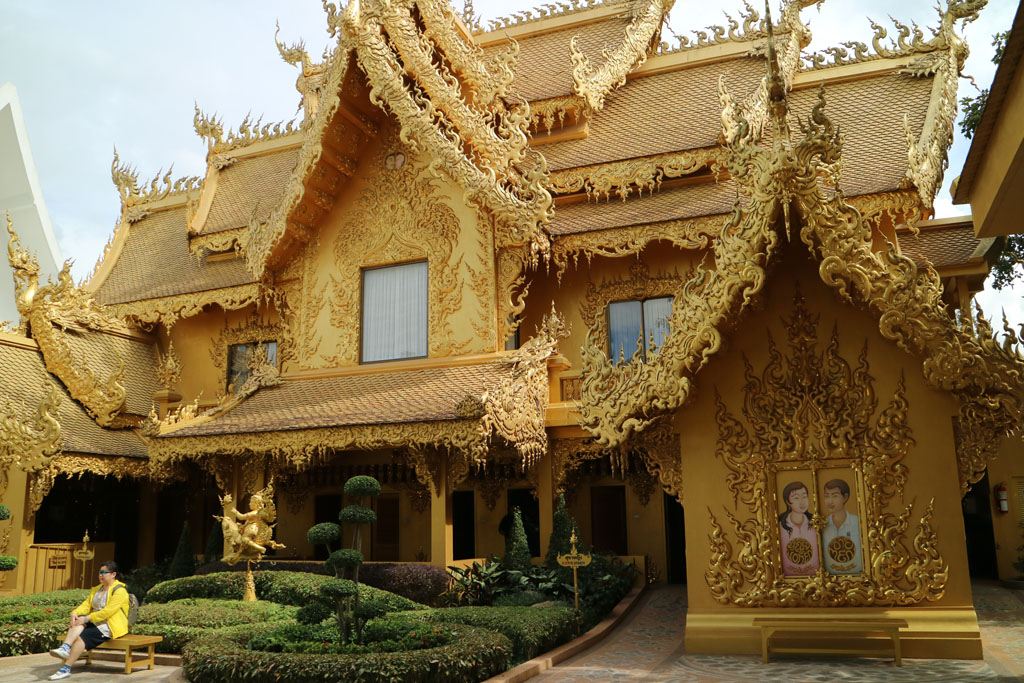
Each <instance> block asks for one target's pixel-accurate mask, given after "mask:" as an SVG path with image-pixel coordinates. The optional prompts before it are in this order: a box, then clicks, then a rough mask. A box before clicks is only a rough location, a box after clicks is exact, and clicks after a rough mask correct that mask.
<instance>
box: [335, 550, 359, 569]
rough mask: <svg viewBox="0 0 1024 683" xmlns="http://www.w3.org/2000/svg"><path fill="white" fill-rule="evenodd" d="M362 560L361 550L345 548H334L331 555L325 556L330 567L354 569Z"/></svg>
mask: <svg viewBox="0 0 1024 683" xmlns="http://www.w3.org/2000/svg"><path fill="white" fill-rule="evenodd" d="M362 561H363V554H362V553H361V552H359V551H358V550H352V549H351V548H345V549H344V550H335V551H334V552H333V553H331V556H330V557H328V558H327V566H328V567H330V568H331V569H354V568H355V567H358V566H359V565H360V564H361V563H362Z"/></svg>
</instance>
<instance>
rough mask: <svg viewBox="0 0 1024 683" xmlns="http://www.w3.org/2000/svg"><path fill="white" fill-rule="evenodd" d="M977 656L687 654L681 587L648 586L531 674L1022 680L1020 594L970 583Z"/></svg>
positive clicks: (709, 679) (824, 682)
mask: <svg viewBox="0 0 1024 683" xmlns="http://www.w3.org/2000/svg"><path fill="white" fill-rule="evenodd" d="M974 602H975V606H976V609H977V611H978V621H979V623H980V625H981V638H982V646H983V648H984V653H985V659H984V660H983V661H961V660H949V659H904V660H903V666H902V667H898V668H897V667H894V666H892V664H891V660H882V659H867V658H851V659H839V658H831V659H827V660H821V659H819V660H815V659H788V660H781V661H775V662H771V663H769V664H767V665H765V664H762V663H761V657H760V655H691V654H687V653H686V648H685V646H684V644H683V630H684V623H685V620H684V619H683V618H682V615H683V614H685V611H686V593H685V588H684V587H683V586H658V587H652V588H651V589H650V590H648V591H647V592H646V593H645V594H644V595H643V596H642V598H641V600H640V603H639V604H637V606H636V607H635V608H634V609H633V611H632V612H631V613H630V614H629V615H628V616H627V617H626V619H625V620H624V621H623V623H622V624H620V625H619V627H618V628H616V629H615V631H614V632H612V633H611V634H610V635H609V636H608V637H607V638H606V639H605V640H603V641H602V642H601V643H599V644H598V645H596V646H595V647H593V648H591V649H590V650H587V651H586V652H583V653H581V654H579V655H577V656H576V657H573V658H572V659H568V660H566V661H564V662H562V663H561V664H559V665H558V666H556V667H554V668H552V669H549V670H548V671H546V672H544V673H543V674H541V675H540V676H538V677H537V678H536V679H534V680H537V681H543V682H544V683H550V682H552V681H560V682H572V681H644V682H647V681H686V682H687V683H689V682H693V683H724V682H725V681H785V683H799V682H804V681H808V682H813V683H818V682H820V683H832V682H833V681H865V682H867V681H870V682H872V683H873V682H874V681H893V682H894V683H898V682H901V681H906V682H908V683H910V682H914V683H916V682H918V681H936V682H938V681H949V682H950V683H960V682H961V681H963V682H967V681H1007V682H1008V681H1024V593H1021V592H1017V591H1010V590H1007V589H1004V588H1000V587H999V586H998V585H995V584H977V585H975V587H974Z"/></svg>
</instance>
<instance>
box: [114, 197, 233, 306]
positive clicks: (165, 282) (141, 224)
mask: <svg viewBox="0 0 1024 683" xmlns="http://www.w3.org/2000/svg"><path fill="white" fill-rule="evenodd" d="M185 213H186V208H185V207H184V206H178V207H174V208H170V209H164V210H162V211H155V212H154V213H153V214H151V215H149V216H147V217H146V218H143V219H142V220H141V221H138V222H137V223H133V224H132V226H131V228H130V229H129V232H128V238H127V240H126V241H125V244H124V247H123V248H122V250H121V253H120V255H119V256H118V258H117V261H116V262H115V263H114V267H113V269H112V270H111V272H110V275H109V276H108V277H107V279H106V280H104V281H103V284H102V285H100V287H99V289H98V290H97V291H96V301H98V302H99V303H101V304H104V305H110V304H119V303H125V302H127V301H139V300H141V299H155V298H158V297H164V296H173V295H175V294H185V293H188V292H201V291H206V290H209V289H218V288H221V287H233V286H235V285H242V284H248V283H251V282H253V278H252V276H251V275H250V274H249V271H247V270H246V269H245V262H244V261H243V259H240V258H236V259H230V260H227V261H215V262H213V263H206V262H205V261H201V260H200V259H198V258H197V257H195V256H193V255H192V254H190V253H189V249H188V236H187V234H186V228H185Z"/></svg>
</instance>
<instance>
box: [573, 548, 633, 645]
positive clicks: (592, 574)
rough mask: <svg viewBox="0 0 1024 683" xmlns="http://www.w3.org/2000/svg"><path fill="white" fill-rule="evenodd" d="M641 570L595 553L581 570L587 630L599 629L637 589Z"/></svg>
mask: <svg viewBox="0 0 1024 683" xmlns="http://www.w3.org/2000/svg"><path fill="white" fill-rule="evenodd" d="M637 572H638V570H637V568H636V567H635V566H634V565H632V564H623V563H622V562H621V561H620V560H619V559H618V558H617V557H616V556H614V555H605V554H600V553H594V554H593V555H592V557H591V561H590V564H589V565H587V566H586V567H580V569H579V572H578V574H579V585H580V611H581V612H583V625H584V628H590V627H592V626H595V625H596V624H597V623H598V622H599V621H601V619H603V618H604V615H606V614H608V612H610V611H611V610H612V608H613V607H615V605H616V604H618V602H619V600H621V599H622V598H624V597H625V596H626V594H627V593H629V591H630V589H632V587H633V581H634V579H636V576H637Z"/></svg>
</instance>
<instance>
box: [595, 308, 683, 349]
mask: <svg viewBox="0 0 1024 683" xmlns="http://www.w3.org/2000/svg"><path fill="white" fill-rule="evenodd" d="M672 298H673V297H670V296H660V297H656V298H652V299H644V300H642V301H613V302H612V303H610V304H608V332H609V341H610V347H611V348H609V349H608V350H609V352H610V354H611V358H612V362H614V363H618V362H619V358H622V360H623V362H626V363H628V362H629V359H630V358H632V357H633V354H634V353H635V352H636V345H637V341H638V340H640V333H641V331H643V339H642V342H641V343H642V344H643V352H642V353H641V356H642V357H643V358H644V359H646V358H647V354H648V352H650V344H651V339H652V338H653V339H654V345H655V346H656V347H657V348H661V345H662V344H664V343H665V338H666V337H668V332H669V320H670V319H671V318H672Z"/></svg>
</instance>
